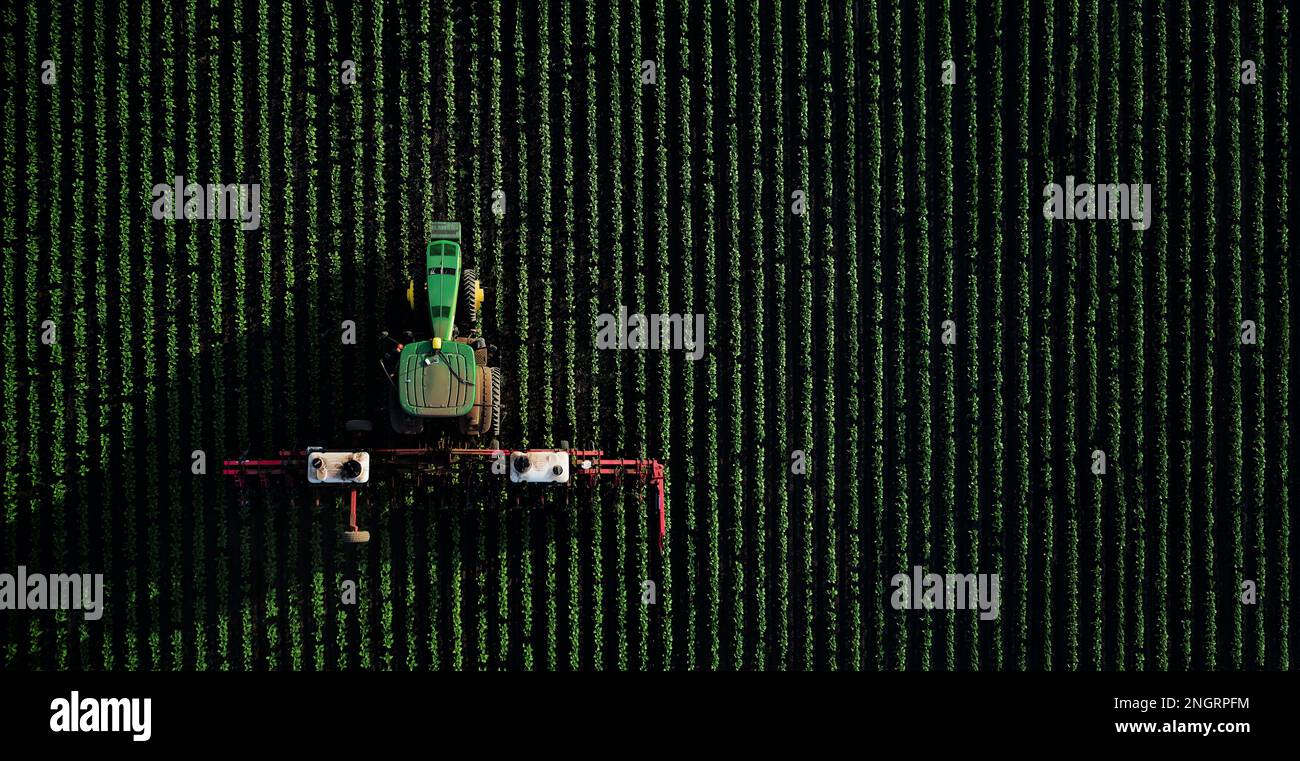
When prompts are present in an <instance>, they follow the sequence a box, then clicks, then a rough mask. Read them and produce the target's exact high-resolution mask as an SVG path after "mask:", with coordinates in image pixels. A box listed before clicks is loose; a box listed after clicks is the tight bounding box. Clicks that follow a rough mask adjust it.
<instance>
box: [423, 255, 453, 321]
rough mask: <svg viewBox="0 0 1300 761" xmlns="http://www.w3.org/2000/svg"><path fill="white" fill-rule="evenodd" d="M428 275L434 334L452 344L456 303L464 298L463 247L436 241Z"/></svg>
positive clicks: (428, 259)
mask: <svg viewBox="0 0 1300 761" xmlns="http://www.w3.org/2000/svg"><path fill="white" fill-rule="evenodd" d="M424 272H425V277H426V278H427V280H426V282H427V283H428V285H429V321H430V322H431V323H432V324H433V334H434V335H435V336H437V337H439V338H441V339H442V340H443V341H445V342H448V343H450V342H451V326H452V324H453V322H454V321H455V319H456V300H457V297H458V296H459V295H460V244H459V243H456V242H455V241H450V240H435V241H433V242H432V243H430V244H429V248H428V250H427V251H426V253H425V256H424Z"/></svg>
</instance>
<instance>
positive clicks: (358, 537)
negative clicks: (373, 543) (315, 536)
mask: <svg viewBox="0 0 1300 761" xmlns="http://www.w3.org/2000/svg"><path fill="white" fill-rule="evenodd" d="M340 536H341V537H342V539H343V543H344V544H366V543H367V542H369V541H370V532H369V531H344V532H342V533H341V534H340Z"/></svg>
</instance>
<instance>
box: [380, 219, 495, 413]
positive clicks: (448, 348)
mask: <svg viewBox="0 0 1300 761" xmlns="http://www.w3.org/2000/svg"><path fill="white" fill-rule="evenodd" d="M463 262H464V257H463V252H462V251H461V247H460V223H459V222H435V223H434V225H433V235H432V240H431V241H430V242H429V246H428V248H427V249H426V251H425V256H424V268H423V270H422V272H421V273H420V274H419V275H418V278H419V280H422V281H423V283H422V284H419V280H417V276H412V277H411V278H410V280H409V282H408V284H407V288H406V293H405V296H406V303H407V305H408V306H409V308H410V309H411V310H415V309H416V304H417V298H418V297H419V296H420V295H424V296H425V297H426V300H427V302H428V305H429V322H430V324H431V326H432V328H433V335H432V336H431V337H430V338H428V339H426V340H423V341H416V340H413V339H414V336H413V334H412V333H411V332H410V331H408V332H407V333H406V336H407V339H408V340H407V341H406V342H404V343H398V342H396V341H393V343H394V344H395V345H396V349H395V350H394V351H390V352H389V353H388V355H387V356H386V357H385V362H384V370H385V372H386V373H388V376H389V380H390V381H391V382H392V383H391V385H392V388H391V389H390V392H389V403H388V417H389V423H390V424H391V426H392V428H393V430H394V431H396V432H397V433H403V434H416V433H421V432H423V430H424V422H425V420H427V419H429V418H440V419H451V418H454V419H456V420H457V421H458V423H459V426H460V432H461V433H462V434H464V435H466V436H473V437H484V436H490V437H492V438H494V439H495V438H496V437H497V436H499V435H500V433H501V416H502V399H501V390H502V381H503V378H502V375H501V370H500V368H496V367H488V366H487V363H488V345H487V342H486V341H485V340H484V339H483V337H482V335H481V331H480V329H479V324H478V322H479V311H480V309H481V307H482V306H483V287H482V285H481V284H480V282H479V278H478V273H477V272H476V271H475V270H473V269H469V268H466V267H464V266H463ZM389 340H390V341H392V340H393V339H389Z"/></svg>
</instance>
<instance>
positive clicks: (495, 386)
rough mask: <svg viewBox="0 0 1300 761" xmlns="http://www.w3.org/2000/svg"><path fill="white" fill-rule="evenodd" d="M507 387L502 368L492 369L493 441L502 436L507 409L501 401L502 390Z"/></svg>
mask: <svg viewBox="0 0 1300 761" xmlns="http://www.w3.org/2000/svg"><path fill="white" fill-rule="evenodd" d="M504 386H505V381H504V380H502V378H501V368H499V367H496V368H493V369H492V439H493V440H494V441H495V440H496V439H497V438H498V437H499V436H500V435H501V414H502V410H503V409H504V408H505V403H504V402H502V401H501V389H502V388H503V387H504Z"/></svg>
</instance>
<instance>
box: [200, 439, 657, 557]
mask: <svg viewBox="0 0 1300 761" xmlns="http://www.w3.org/2000/svg"><path fill="white" fill-rule="evenodd" d="M365 451H366V452H368V453H369V454H370V461H371V464H372V466H373V465H380V466H387V467H389V468H396V469H409V470H440V469H443V468H449V467H451V465H452V463H453V461H454V460H455V458H456V457H498V456H507V457H508V456H509V455H510V453H511V450H508V449H431V448H428V447H416V448H406V449H366V450H365ZM531 451H538V450H531ZM541 451H548V450H541ZM549 451H566V452H568V454H569V456H570V458H571V460H570V468H569V474H570V475H571V476H585V477H587V479H588V480H590V481H595V480H596V479H597V478H598V477H600V476H613V477H614V478H615V480H618V479H621V478H622V477H623V476H632V477H633V478H639V479H645V480H646V481H647V482H649V483H651V484H653V485H654V487H655V496H656V507H657V511H658V514H659V550H660V551H663V548H664V538H665V534H666V533H667V525H668V520H667V516H666V515H665V508H664V466H663V463H661V462H659V461H658V460H638V459H623V458H607V457H605V456H604V455H605V453H604V452H601V451H600V450H595V449H590V450H549ZM306 457H307V450H305V449H299V450H287V449H286V450H281V451H280V452H279V457H276V458H273V459H258V460H245V459H240V460H225V461H223V462H222V463H221V474H222V475H223V476H233V477H234V478H235V479H236V482H237V483H238V484H239V486H241V487H242V486H243V485H244V483H245V479H249V478H257V480H258V482H259V483H260V484H261V485H263V486H266V485H268V480H269V477H270V476H284V475H288V476H290V477H292V476H293V475H294V474H295V473H297V472H298V471H302V470H305V468H306V464H305V463H306ZM440 457H445V458H446V459H445V461H442V462H439V459H440ZM350 491H351V492H352V496H351V508H350V511H349V521H348V525H349V527H350V528H351V529H352V530H354V531H355V530H356V528H357V488H356V487H350Z"/></svg>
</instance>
